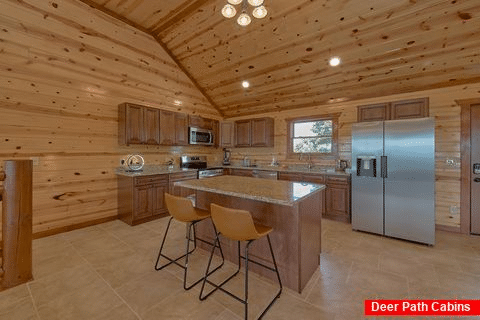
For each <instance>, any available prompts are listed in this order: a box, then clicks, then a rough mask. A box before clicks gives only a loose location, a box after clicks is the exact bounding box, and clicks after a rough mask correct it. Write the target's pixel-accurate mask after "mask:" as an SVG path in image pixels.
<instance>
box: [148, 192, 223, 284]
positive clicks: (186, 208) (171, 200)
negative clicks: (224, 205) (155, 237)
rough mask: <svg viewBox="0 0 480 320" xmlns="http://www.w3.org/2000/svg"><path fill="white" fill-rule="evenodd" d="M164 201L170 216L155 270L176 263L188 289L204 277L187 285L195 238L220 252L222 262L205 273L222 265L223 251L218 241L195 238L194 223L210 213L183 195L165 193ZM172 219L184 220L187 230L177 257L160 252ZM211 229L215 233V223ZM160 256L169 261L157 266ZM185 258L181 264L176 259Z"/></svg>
mask: <svg viewBox="0 0 480 320" xmlns="http://www.w3.org/2000/svg"><path fill="white" fill-rule="evenodd" d="M165 203H166V205H167V209H168V212H169V213H170V215H171V217H170V219H169V220H168V224H167V229H166V230H165V234H164V235H163V240H162V244H161V245H160V250H159V252H158V257H157V262H156V263H155V270H157V271H158V270H161V269H163V268H165V267H166V266H169V265H171V264H172V263H174V264H176V265H177V266H179V267H181V268H183V270H184V272H183V288H184V289H185V290H190V289H191V288H193V287H194V286H195V285H197V284H198V283H200V281H202V280H203V279H204V278H205V277H202V278H200V279H198V280H196V281H195V282H194V283H193V284H191V285H187V272H188V257H189V255H190V254H192V253H193V252H194V251H195V249H196V248H197V240H200V241H202V242H204V243H207V244H210V245H211V246H212V247H213V249H215V248H219V249H220V254H221V257H222V263H221V264H220V265H219V266H218V267H216V268H215V269H213V270H212V271H211V272H209V273H208V274H207V276H208V275H211V274H212V273H214V272H215V271H216V270H218V269H220V268H221V267H222V266H223V263H224V257H223V252H222V248H221V246H220V243H218V246H217V245H216V243H211V242H208V241H205V240H203V239H200V238H197V237H196V233H195V224H196V223H198V222H200V221H202V220H205V219H207V218H209V217H210V213H209V212H208V211H204V210H200V209H197V208H194V207H193V204H192V201H191V200H190V199H188V198H183V197H177V196H173V195H171V194H168V193H165ZM172 219H175V220H177V221H180V222H185V223H187V224H188V227H187V229H188V231H187V237H186V250H185V254H184V255H182V256H180V257H178V258H175V259H173V258H170V257H168V256H166V255H164V254H163V253H162V250H163V245H164V244H165V239H166V238H167V234H168V230H169V229H170V224H171V222H172ZM213 229H214V231H215V234H216V233H217V230H216V229H215V225H213ZM192 233H193V239H192ZM191 242H193V249H192V250H190V243H191ZM160 257H163V258H165V259H167V260H168V261H169V262H167V263H165V264H163V265H161V266H159V261H160ZM182 258H185V264H184V265H182V264H180V263H179V262H178V260H180V259H182ZM210 263H211V259H210V260H209V264H210Z"/></svg>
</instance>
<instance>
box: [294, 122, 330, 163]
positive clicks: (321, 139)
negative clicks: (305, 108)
mask: <svg viewBox="0 0 480 320" xmlns="http://www.w3.org/2000/svg"><path fill="white" fill-rule="evenodd" d="M337 119H338V118H337V117H335V116H331V115H324V116H316V117H309V118H295V119H290V121H289V135H288V136H289V141H288V147H289V155H290V156H294V155H300V154H303V153H308V154H312V155H315V156H330V155H334V154H335V153H336V151H337V139H336V137H337V132H336V131H337V128H336V127H337V122H338V121H337Z"/></svg>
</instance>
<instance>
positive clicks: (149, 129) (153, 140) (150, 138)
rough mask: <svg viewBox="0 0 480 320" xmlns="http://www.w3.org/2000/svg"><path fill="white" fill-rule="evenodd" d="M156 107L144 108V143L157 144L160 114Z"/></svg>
mask: <svg viewBox="0 0 480 320" xmlns="http://www.w3.org/2000/svg"><path fill="white" fill-rule="evenodd" d="M159 113H160V112H159V110H158V109H152V108H145V109H144V134H145V143H146V144H154V145H155V144H157V145H158V144H159V143H160V133H159V130H158V128H159V127H160V116H159Z"/></svg>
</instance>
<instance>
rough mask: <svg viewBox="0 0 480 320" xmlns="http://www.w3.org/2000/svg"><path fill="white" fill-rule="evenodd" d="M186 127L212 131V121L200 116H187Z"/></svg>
mask: <svg viewBox="0 0 480 320" xmlns="http://www.w3.org/2000/svg"><path fill="white" fill-rule="evenodd" d="M188 125H189V126H190V127H196V128H202V129H207V130H213V127H214V120H213V119H207V118H203V117H200V116H192V115H190V116H188Z"/></svg>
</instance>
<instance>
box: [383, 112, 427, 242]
mask: <svg viewBox="0 0 480 320" xmlns="http://www.w3.org/2000/svg"><path fill="white" fill-rule="evenodd" d="M385 156H386V159H387V168H388V169H387V176H386V177H385V235H388V236H391V237H395V238H401V239H407V240H411V241H417V242H422V243H427V244H432V245H433V244H434V243H435V123H434V120H433V119H431V118H423V119H412V120H395V121H386V122H385Z"/></svg>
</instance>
